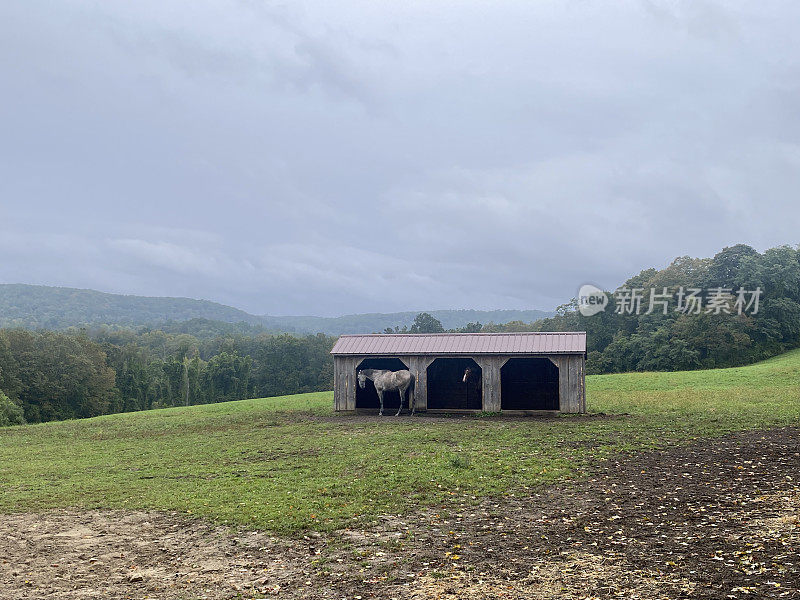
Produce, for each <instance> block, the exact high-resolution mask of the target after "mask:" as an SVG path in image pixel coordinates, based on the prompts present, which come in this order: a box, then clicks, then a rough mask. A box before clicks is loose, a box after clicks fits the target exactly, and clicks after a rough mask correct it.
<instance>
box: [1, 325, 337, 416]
mask: <svg viewBox="0 0 800 600" xmlns="http://www.w3.org/2000/svg"><path fill="white" fill-rule="evenodd" d="M334 341H335V338H332V337H328V336H325V335H322V334H320V335H316V336H306V337H295V336H291V335H287V334H281V335H269V334H260V335H256V336H245V335H238V336H226V337H215V338H211V339H200V338H197V337H195V336H192V335H189V334H174V333H166V332H164V331H161V330H142V331H132V330H127V329H116V330H112V329H105V328H103V329H99V330H94V331H86V330H79V331H66V332H54V331H44V330H43V331H35V332H34V331H28V330H24V329H3V330H0V425H9V424H16V423H22V422H25V421H27V422H31V423H38V422H43V421H53V420H62V419H74V418H83V417H93V416H98V415H104V414H110V413H117V412H129V411H137V410H147V409H152V408H163V407H169V406H187V405H193V404H208V403H212V402H224V401H227V400H239V399H243V398H253V397H265V396H280V395H283V394H295V393H302V392H312V391H322V390H328V389H331V387H332V381H333V361H332V358H331V356H330V354H329V352H330V349H331V347H332V346H333V342H334Z"/></svg>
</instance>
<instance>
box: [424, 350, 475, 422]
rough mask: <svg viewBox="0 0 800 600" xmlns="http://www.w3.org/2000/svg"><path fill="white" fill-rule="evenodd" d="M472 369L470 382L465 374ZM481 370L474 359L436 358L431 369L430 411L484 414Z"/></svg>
mask: <svg viewBox="0 0 800 600" xmlns="http://www.w3.org/2000/svg"><path fill="white" fill-rule="evenodd" d="M467 369H469V370H470V376H469V377H468V381H466V382H465V381H464V372H465V371H466V370H467ZM482 377H483V373H482V371H481V368H480V367H479V366H478V363H476V362H475V361H474V360H472V359H471V358H437V359H436V360H434V361H433V362H432V363H431V364H430V366H429V367H428V408H429V409H434V410H436V409H440V410H441V409H449V410H465V409H470V410H481V408H482V406H483V402H482V398H481V389H482V388H481V381H482Z"/></svg>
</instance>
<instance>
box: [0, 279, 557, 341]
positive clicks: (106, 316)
mask: <svg viewBox="0 0 800 600" xmlns="http://www.w3.org/2000/svg"><path fill="white" fill-rule="evenodd" d="M417 312H419V311H408V312H399V313H386V314H381V313H374V314H359V315H345V316H341V317H313V316H280V317H275V316H267V315H253V314H250V313H247V312H245V311H243V310H239V309H237V308H233V307H231V306H226V305H224V304H219V303H217V302H210V301H208V300H195V299H192V298H156V297H147V296H125V295H120V294H107V293H104V292H98V291H94V290H81V289H75V288H62V287H49V286H39V285H26V284H0V327H24V328H28V329H40V328H41V329H64V328H66V327H71V326H83V325H124V326H137V325H150V326H152V325H160V324H163V323H167V322H173V323H174V322H184V321H189V320H191V319H206V320H209V321H218V322H222V323H246V324H247V325H251V326H254V327H256V328H263V329H265V330H269V331H285V332H289V333H299V334H305V333H319V332H322V333H326V334H328V335H340V334H342V333H371V332H375V331H383V330H384V329H385V328H386V327H394V326H396V325H399V326H401V327H402V326H403V325H410V324H411V322H412V321H413V320H414V316H415V315H416V314H417ZM429 312H431V314H433V315H434V316H435V317H436V318H437V319H439V320H440V321H441V322H442V324H443V325H444V326H445V327H446V328H455V327H463V326H464V325H466V324H467V323H470V322H475V321H480V322H481V323H490V322H491V323H507V322H508V321H525V322H530V321H535V320H537V319H541V318H544V317H548V316H551V315H552V314H553V313H550V312H545V311H540V310H525V311H519V310H495V311H478V310H439V311H429Z"/></svg>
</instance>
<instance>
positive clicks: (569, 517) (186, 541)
mask: <svg viewBox="0 0 800 600" xmlns="http://www.w3.org/2000/svg"><path fill="white" fill-rule="evenodd" d="M595 467H596V468H595V469H594V471H593V472H594V476H592V477H591V478H590V479H587V480H584V481H581V482H576V483H571V484H565V485H560V486H553V487H548V488H544V489H542V490H540V491H539V492H538V493H533V494H531V495H528V496H525V497H520V496H517V497H504V498H497V499H494V500H492V501H486V502H483V503H482V504H480V505H478V506H473V505H469V504H462V503H461V502H460V501H454V502H453V503H452V504H451V505H450V506H448V507H443V508H441V509H439V510H438V511H435V510H434V511H429V512H426V513H424V514H415V515H411V516H395V515H386V516H385V517H384V518H383V519H382V520H381V522H380V523H379V524H378V525H377V526H375V527H373V528H371V529H368V530H363V531H356V530H345V531H339V532H336V533H334V534H326V535H319V534H316V535H307V536H304V537H300V538H299V539H298V538H295V539H283V538H279V537H274V536H271V535H269V534H266V533H263V532H251V531H232V530H229V529H226V528H222V527H216V526H214V525H212V524H209V523H206V522H203V521H198V520H191V519H187V518H185V517H183V516H181V515H178V514H174V513H173V514H170V513H160V512H131V511H102V512H100V511H90V512H74V511H53V512H48V513H44V514H15V515H3V516H0V598H2V599H3V600H12V599H22V598H25V599H33V598H37V599H38V598H44V597H48V598H70V599H72V598H76V599H77V598H135V599H142V598H159V599H161V598H168V599H177V598H209V599H215V600H216V599H222V598H264V597H267V598H274V597H278V598H280V597H287V598H336V599H341V598H347V599H351V598H354V599H366V598H398V599H401V598H402V599H422V598H441V599H447V600H451V599H452V600H455V599H457V598H475V599H483V598H486V599H488V598H508V599H516V598H520V599H521V598H526V599H531V598H547V599H550V598H569V599H581V600H586V599H595V598H602V599H610V598H625V599H635V598H643V599H653V598H708V599H711V598H713V599H715V600H716V599H728V598H732V599H733V598H788V599H794V598H800V552H799V551H800V524H798V515H800V481H799V479H800V429H795V428H784V429H777V430H772V431H766V432H747V433H741V434H736V435H731V436H728V437H724V438H721V439H717V440H706V441H702V442H699V443H696V444H694V445H691V446H687V447H675V448H668V449H666V450H663V451H659V452H653V453H645V454H637V455H634V456H631V457H619V458H617V459H614V460H610V461H605V462H601V463H598V464H597V465H596V466H595Z"/></svg>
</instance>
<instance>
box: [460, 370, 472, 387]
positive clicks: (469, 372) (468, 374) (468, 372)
mask: <svg viewBox="0 0 800 600" xmlns="http://www.w3.org/2000/svg"><path fill="white" fill-rule="evenodd" d="M471 376H472V369H470V368H469V367H467V368H466V369H465V370H464V378H463V379H462V380H461V381H462V382H464V383H467V381H469V378H470V377H471Z"/></svg>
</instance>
